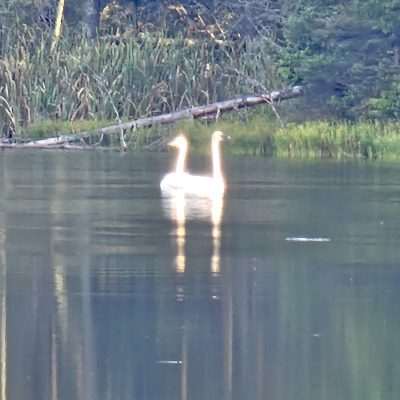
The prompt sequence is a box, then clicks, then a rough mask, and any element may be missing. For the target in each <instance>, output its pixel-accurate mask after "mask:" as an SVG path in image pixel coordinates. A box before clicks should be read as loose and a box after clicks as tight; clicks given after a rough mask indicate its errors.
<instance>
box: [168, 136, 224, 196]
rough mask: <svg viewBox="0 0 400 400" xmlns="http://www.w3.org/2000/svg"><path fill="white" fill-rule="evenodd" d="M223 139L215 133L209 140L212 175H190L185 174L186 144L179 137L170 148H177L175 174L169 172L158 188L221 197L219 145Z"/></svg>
mask: <svg viewBox="0 0 400 400" xmlns="http://www.w3.org/2000/svg"><path fill="white" fill-rule="evenodd" d="M223 139H224V134H223V133H222V132H220V131H215V132H214V133H213V135H212V138H211V155H212V169H213V170H212V175H211V176H203V175H191V174H189V173H187V172H185V162H186V154H187V149H188V142H187V139H186V138H185V136H183V135H179V136H178V137H176V138H175V139H174V140H173V141H172V142H170V143H169V145H170V146H175V147H178V149H179V152H178V158H177V161H176V168H175V172H171V173H169V174H167V175H165V176H164V178H163V179H162V181H161V184H160V187H161V190H162V191H164V192H176V191H181V192H184V193H186V194H192V195H200V196H214V195H221V194H223V193H224V191H225V180H224V177H223V174H222V169H221V153H220V143H221V141H222V140H223Z"/></svg>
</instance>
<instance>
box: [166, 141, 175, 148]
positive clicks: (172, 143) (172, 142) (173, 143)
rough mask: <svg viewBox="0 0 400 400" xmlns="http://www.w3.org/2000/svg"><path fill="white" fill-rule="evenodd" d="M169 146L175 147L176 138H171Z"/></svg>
mask: <svg viewBox="0 0 400 400" xmlns="http://www.w3.org/2000/svg"><path fill="white" fill-rule="evenodd" d="M167 146H170V147H175V146H176V141H175V140H171V141H170V142H168V143H167Z"/></svg>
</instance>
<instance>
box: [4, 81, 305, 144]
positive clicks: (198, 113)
mask: <svg viewBox="0 0 400 400" xmlns="http://www.w3.org/2000/svg"><path fill="white" fill-rule="evenodd" d="M302 95H303V87H301V86H294V87H293V88H289V89H285V90H281V91H273V92H270V93H266V94H259V95H247V96H241V97H237V98H235V99H231V100H225V101H220V102H217V103H212V104H208V105H205V106H198V107H191V108H187V109H184V110H181V111H175V112H172V113H169V114H162V115H157V116H154V117H146V118H140V119H137V120H133V121H129V122H125V123H120V124H118V125H112V126H108V127H105V128H99V129H96V130H95V131H88V132H81V133H76V134H73V135H61V136H57V137H52V138H48V139H40V140H35V141H30V142H27V143H23V144H22V143H21V144H18V148H20V147H30V148H43V147H50V148H52V147H54V146H56V147H54V148H60V147H59V146H60V145H62V144H64V143H71V142H78V141H81V140H84V139H87V138H89V137H90V136H92V135H110V134H115V133H120V132H121V131H124V130H127V129H138V128H149V127H151V126H154V125H165V124H171V123H174V122H177V121H181V120H185V119H203V118H207V119H208V118H211V117H218V116H219V115H221V114H223V113H225V112H229V111H235V110H239V109H241V108H245V107H252V106H256V105H259V104H265V103H267V104H274V103H277V102H280V101H282V100H288V99H292V98H295V97H299V96H302ZM1 147H7V148H8V147H14V148H15V147H17V145H16V144H10V143H0V148H1Z"/></svg>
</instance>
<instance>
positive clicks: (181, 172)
mask: <svg viewBox="0 0 400 400" xmlns="http://www.w3.org/2000/svg"><path fill="white" fill-rule="evenodd" d="M168 146H173V147H177V148H178V150H179V151H178V157H177V159H176V165H175V172H170V173H169V174H167V175H165V176H164V178H163V179H162V181H161V183H160V187H161V190H164V191H168V190H179V189H181V182H182V180H183V179H184V176H185V175H187V174H186V173H185V162H186V153H187V149H188V141H187V139H186V137H185V136H183V135H179V136H177V137H176V138H175V139H174V140H172V142H169V143H168Z"/></svg>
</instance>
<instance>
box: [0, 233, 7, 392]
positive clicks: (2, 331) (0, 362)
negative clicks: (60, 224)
mask: <svg viewBox="0 0 400 400" xmlns="http://www.w3.org/2000/svg"><path fill="white" fill-rule="evenodd" d="M0 271H1V286H0V295H1V311H0V312H1V326H0V387H1V392H0V400H6V398H7V303H6V301H7V269H6V260H5V238H4V233H3V232H2V231H1V230H0Z"/></svg>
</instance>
